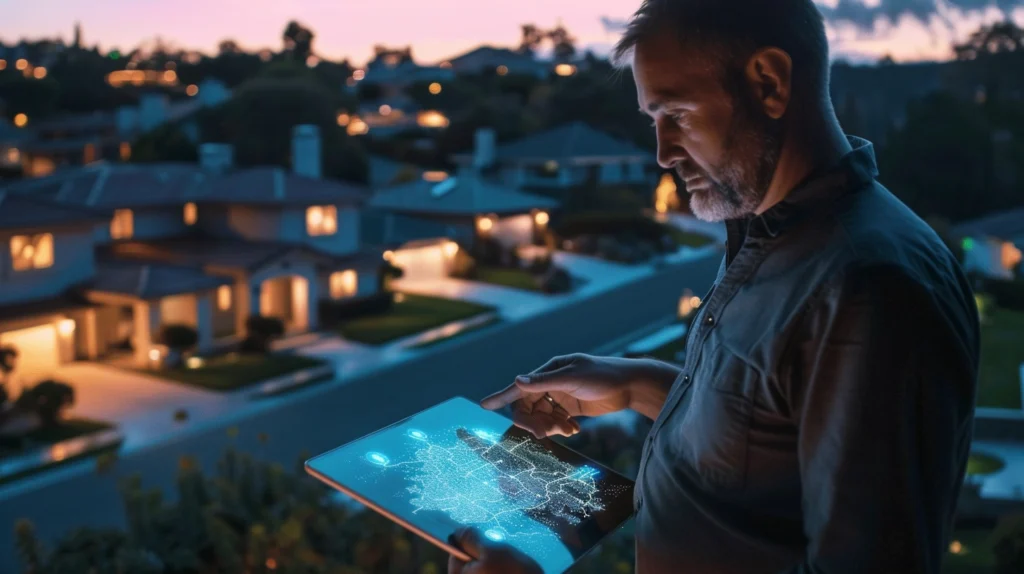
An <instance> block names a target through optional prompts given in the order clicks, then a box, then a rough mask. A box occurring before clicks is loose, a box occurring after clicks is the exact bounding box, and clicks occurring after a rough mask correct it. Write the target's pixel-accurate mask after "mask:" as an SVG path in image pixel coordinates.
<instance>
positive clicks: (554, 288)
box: [540, 267, 572, 294]
mask: <svg viewBox="0 0 1024 574" xmlns="http://www.w3.org/2000/svg"><path fill="white" fill-rule="evenodd" d="M540 288H541V290H542V291H544V292H545V293H549V294H554V293H566V292H568V291H571V290H572V276H571V275H569V272H568V271H566V270H565V269H562V268H561V267H551V268H549V269H548V270H547V271H546V272H545V273H544V275H543V276H542V277H541V280H540Z"/></svg>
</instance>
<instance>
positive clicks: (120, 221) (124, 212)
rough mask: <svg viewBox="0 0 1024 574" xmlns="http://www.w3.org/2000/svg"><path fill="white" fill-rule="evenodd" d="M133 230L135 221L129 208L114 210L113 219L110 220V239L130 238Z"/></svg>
mask: <svg viewBox="0 0 1024 574" xmlns="http://www.w3.org/2000/svg"><path fill="white" fill-rule="evenodd" d="M134 231H135V222H134V220H133V216H132V210H130V209H116V210H114V219H111V220H110V238H111V239H131V238H132V235H133V234H134Z"/></svg>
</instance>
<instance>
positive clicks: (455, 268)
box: [448, 249, 476, 279]
mask: <svg viewBox="0 0 1024 574" xmlns="http://www.w3.org/2000/svg"><path fill="white" fill-rule="evenodd" d="M451 265H452V266H451V270H450V271H449V273H448V274H449V275H451V276H452V277H455V278H456V279H473V278H475V277H476V260H475V259H473V257H472V256H471V255H470V254H469V253H466V250H465V249H459V250H458V251H456V252H455V257H454V258H452V264H451Z"/></svg>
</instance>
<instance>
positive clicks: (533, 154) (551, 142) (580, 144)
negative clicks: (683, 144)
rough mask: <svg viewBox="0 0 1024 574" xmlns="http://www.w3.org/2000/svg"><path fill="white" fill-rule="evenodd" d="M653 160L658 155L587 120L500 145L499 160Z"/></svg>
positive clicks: (497, 155) (498, 150)
mask: <svg viewBox="0 0 1024 574" xmlns="http://www.w3.org/2000/svg"><path fill="white" fill-rule="evenodd" d="M612 157H615V158H629V159H634V160H651V161H653V159H654V154H652V153H651V152H649V151H647V150H644V149H641V148H640V147H639V146H636V145H634V144H632V143H630V142H627V141H623V140H619V139H616V138H614V137H612V136H610V135H608V134H606V133H604V132H602V131H599V130H596V129H594V128H592V127H590V126H589V125H587V124H585V123H583V122H572V123H568V124H563V125H561V126H558V127H556V128H553V129H550V130H547V131H544V132H540V133H536V134H533V135H529V136H526V137H524V138H521V139H519V140H516V141H514V142H511V143H508V144H505V145H502V146H498V149H497V150H496V158H497V159H498V161H513V162H514V161H527V162H532V161H537V162H544V161H551V160H554V161H570V160H574V159H582V158H612Z"/></svg>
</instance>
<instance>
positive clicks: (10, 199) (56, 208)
mask: <svg viewBox="0 0 1024 574" xmlns="http://www.w3.org/2000/svg"><path fill="white" fill-rule="evenodd" d="M109 217H110V214H109V213H106V212H102V211H98V210H95V209H87V208H86V209H83V208H79V207H72V206H68V205H64V204H61V203H55V202H53V201H49V200H46V199H43V198H37V197H28V196H25V195H23V194H20V193H13V192H10V191H2V190H0V229H28V228H33V227H48V226H53V225H66V224H73V223H89V222H97V221H103V220H105V219H109Z"/></svg>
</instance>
